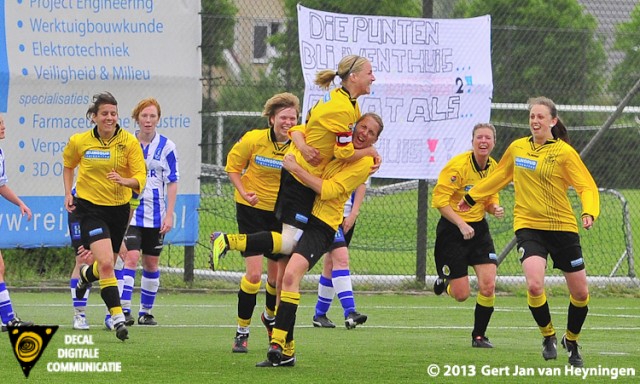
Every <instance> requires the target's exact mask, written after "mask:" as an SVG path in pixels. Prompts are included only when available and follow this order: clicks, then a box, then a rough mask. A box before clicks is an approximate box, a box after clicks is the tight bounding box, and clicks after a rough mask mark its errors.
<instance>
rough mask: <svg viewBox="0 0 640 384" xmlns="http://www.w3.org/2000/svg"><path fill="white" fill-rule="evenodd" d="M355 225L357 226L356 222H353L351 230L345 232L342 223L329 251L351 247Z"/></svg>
mask: <svg viewBox="0 0 640 384" xmlns="http://www.w3.org/2000/svg"><path fill="white" fill-rule="evenodd" d="M355 227H356V224H355V223H353V227H351V229H350V230H349V232H347V233H344V230H343V228H342V224H340V227H339V228H338V231H337V232H336V235H335V239H334V240H333V243H332V244H331V246H330V247H329V252H331V251H333V250H334V249H338V248H342V247H349V244H350V243H351V238H352V237H353V230H354V229H355Z"/></svg>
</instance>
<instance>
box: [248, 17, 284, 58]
mask: <svg viewBox="0 0 640 384" xmlns="http://www.w3.org/2000/svg"><path fill="white" fill-rule="evenodd" d="M280 27H281V23H280V22H261V23H259V24H256V25H254V27H253V61H254V63H266V62H267V60H268V59H269V57H272V56H273V55H274V54H275V51H274V49H273V47H271V46H270V45H269V43H268V41H267V40H268V39H269V37H271V35H273V34H276V33H278V32H279V31H280Z"/></svg>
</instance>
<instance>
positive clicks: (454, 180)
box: [449, 176, 458, 183]
mask: <svg viewBox="0 0 640 384" xmlns="http://www.w3.org/2000/svg"><path fill="white" fill-rule="evenodd" d="M456 180H458V178H457V177H455V176H451V179H449V181H451V183H455V182H456Z"/></svg>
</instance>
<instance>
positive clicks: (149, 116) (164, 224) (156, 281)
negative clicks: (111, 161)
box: [120, 97, 180, 326]
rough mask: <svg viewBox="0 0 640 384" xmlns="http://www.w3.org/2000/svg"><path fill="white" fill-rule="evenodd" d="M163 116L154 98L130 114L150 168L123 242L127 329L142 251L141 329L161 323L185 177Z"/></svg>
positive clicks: (147, 99)
mask: <svg viewBox="0 0 640 384" xmlns="http://www.w3.org/2000/svg"><path fill="white" fill-rule="evenodd" d="M161 115H162V112H161V110H160V103H158V101H157V100H156V99H154V98H151V97H149V98H145V99H142V100H140V101H139V102H138V104H137V105H136V106H135V108H134V109H133V111H132V113H131V118H132V119H133V120H134V121H135V122H136V123H137V124H138V128H139V129H138V130H137V131H136V132H135V137H136V139H138V141H139V143H140V147H141V148H142V153H143V155H144V159H145V162H146V164H147V182H146V184H145V187H144V190H143V192H142V194H141V195H140V196H139V197H140V199H139V205H138V206H137V207H136V208H135V210H134V211H133V214H132V216H131V219H130V221H129V227H128V228H127V232H126V234H125V237H124V242H125V246H126V252H125V257H124V268H123V269H122V277H123V287H122V294H121V297H120V299H121V301H122V310H123V312H124V315H125V318H126V325H128V326H132V325H133V324H134V323H135V318H134V317H133V315H132V314H131V298H132V295H133V285H134V281H135V277H136V268H137V266H138V260H139V259H140V253H141V252H142V279H141V280H140V288H141V289H140V309H139V310H138V314H137V316H136V317H137V319H138V324H139V325H147V326H154V325H157V324H158V323H157V321H156V320H155V317H154V316H153V315H152V314H151V311H152V309H153V304H154V303H155V299H156V295H157V294H158V288H159V287H160V270H159V269H158V262H159V259H160V253H161V252H162V249H163V245H164V237H165V235H166V234H167V233H168V232H169V231H171V229H172V228H173V212H174V208H175V205H176V198H177V196H178V179H179V178H180V175H179V169H178V152H177V150H176V145H175V143H174V142H173V141H171V140H170V139H169V138H167V137H166V136H165V135H162V134H160V133H158V132H157V125H158V122H159V121H160V116H161Z"/></svg>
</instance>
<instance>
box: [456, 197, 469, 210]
mask: <svg viewBox="0 0 640 384" xmlns="http://www.w3.org/2000/svg"><path fill="white" fill-rule="evenodd" d="M470 209H471V206H469V204H467V201H466V200H465V199H460V201H459V202H458V211H460V212H469V210H470Z"/></svg>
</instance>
